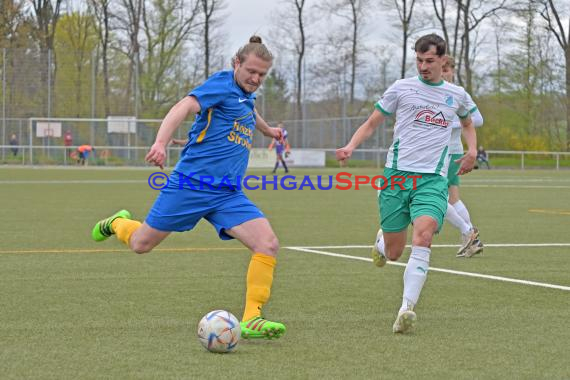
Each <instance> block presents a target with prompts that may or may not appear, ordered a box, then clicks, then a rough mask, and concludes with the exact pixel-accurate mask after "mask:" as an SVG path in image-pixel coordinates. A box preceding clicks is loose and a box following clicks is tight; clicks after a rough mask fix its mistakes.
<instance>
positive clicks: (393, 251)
mask: <svg viewBox="0 0 570 380" xmlns="http://www.w3.org/2000/svg"><path fill="white" fill-rule="evenodd" d="M385 250H386V252H385V253H384V256H386V258H387V259H388V260H390V261H396V260H398V259H399V258H400V256H402V252H404V249H403V248H399V247H390V246H386V248H385Z"/></svg>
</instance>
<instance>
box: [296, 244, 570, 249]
mask: <svg viewBox="0 0 570 380" xmlns="http://www.w3.org/2000/svg"><path fill="white" fill-rule="evenodd" d="M406 247H407V248H411V247H412V246H411V245H409V244H408V245H406ZM458 247H460V245H459V244H433V245H432V248H458ZM485 247H495V248H510V247H512V248H518V247H523V248H543V247H570V243H521V244H518V243H497V244H487V243H485ZM285 248H306V249H345V248H346V249H357V248H368V249H370V248H372V246H371V245H321V246H310V247H285Z"/></svg>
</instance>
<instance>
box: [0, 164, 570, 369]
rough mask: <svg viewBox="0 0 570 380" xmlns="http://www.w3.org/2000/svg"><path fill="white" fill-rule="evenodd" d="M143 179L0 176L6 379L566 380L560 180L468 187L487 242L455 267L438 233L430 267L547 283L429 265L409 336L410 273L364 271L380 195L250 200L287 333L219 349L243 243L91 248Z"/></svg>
mask: <svg viewBox="0 0 570 380" xmlns="http://www.w3.org/2000/svg"><path fill="white" fill-rule="evenodd" d="M345 170H346V169H345ZM153 171H154V170H153V169H140V170H129V169H112V170H104V169H92V168H84V169H51V168H35V169H34V168H26V169H23V168H1V169H0V202H1V206H2V207H1V210H2V212H3V217H2V218H1V219H0V242H1V244H0V378H2V379H24V378H25V379H30V378H37V379H79V378H81V379H91V378H116V379H128V378H142V379H171V378H176V379H182V378H185V379H186V378H188V379H214V378H236V379H243V378H260V379H261V378H278V379H306V378H307V379H310V378H323V379H325V378H344V379H348V378H350V379H352V378H362V379H371V378H421V379H426V378H433V379H442V378H453V379H472V378H485V379H504V378H517V379H537V378H547V379H567V378H570V355H569V354H568V342H569V341H570V328H569V327H568V318H569V316H570V275H569V269H570V233H569V231H570V228H569V227H570V172H568V171H560V172H556V171H495V170H490V171H487V170H479V171H476V172H474V173H472V174H470V175H468V176H466V177H464V178H463V185H462V189H461V195H462V199H463V200H464V202H465V203H466V204H467V205H468V207H469V209H470V211H471V215H472V219H473V220H474V221H475V223H476V225H477V226H478V227H479V229H480V231H481V238H482V240H483V242H484V243H485V244H486V245H487V247H486V248H485V251H484V254H483V256H481V257H475V258H473V259H456V258H455V251H456V248H455V247H446V246H444V247H439V245H455V244H458V239H459V237H458V232H457V231H456V230H454V229H453V228H452V227H451V226H449V225H447V224H446V225H445V227H444V230H443V231H442V233H441V234H440V235H439V236H437V237H436V238H435V240H434V244H435V245H436V246H435V247H434V248H433V249H432V256H431V257H432V260H431V267H432V268H441V269H448V270H454V271H457V272H469V273H475V274H484V275H492V276H497V277H500V278H506V279H518V280H525V281H532V282H538V283H541V284H546V285H544V286H535V285H530V284H523V283H513V282H508V281H500V280H494V279H488V278H481V277H468V276H466V275H463V274H451V273H444V272H438V271H436V270H432V271H431V272H430V274H429V276H428V281H427V283H426V286H425V288H424V291H423V293H422V297H421V300H420V303H419V305H418V307H417V312H418V325H417V329H416V331H415V333H414V334H411V335H406V336H401V335H394V334H392V331H391V328H392V323H393V320H394V318H395V315H396V312H397V310H398V308H399V305H400V302H401V293H402V273H403V269H404V268H403V267H401V266H396V265H389V266H386V267H385V268H382V269H378V268H376V267H374V266H373V265H372V264H371V263H370V262H368V261H366V260H367V258H368V254H369V247H368V246H370V245H371V244H372V240H373V239H374V236H375V234H376V230H377V228H378V212H377V205H376V191H375V190H373V189H372V188H371V187H369V186H367V187H364V188H363V189H361V190H348V191H340V190H328V191H319V190H317V191H311V190H303V191H298V190H291V191H285V190H276V191H274V190H254V191H248V192H247V193H248V195H249V196H250V198H251V199H252V200H253V201H254V202H255V203H256V204H258V205H259V207H260V208H261V209H262V210H263V211H264V212H265V214H266V215H267V216H268V218H269V220H270V221H271V223H272V225H273V227H274V229H275V231H276V233H277V235H278V236H279V238H280V243H281V246H282V249H281V251H280V253H279V258H278V267H277V269H276V273H275V282H274V288H273V293H272V298H271V300H270V302H269V304H268V305H267V306H266V308H265V309H264V310H265V314H266V316H267V317H268V318H270V319H272V318H273V319H276V320H281V321H283V322H284V323H286V324H287V328H288V330H287V334H286V335H285V336H284V337H283V338H282V339H281V340H277V341H261V342H260V341H252V342H249V341H246V342H244V341H242V342H241V343H240V346H239V347H238V349H237V351H236V352H235V353H232V354H229V355H217V354H211V353H208V352H206V351H205V350H204V349H203V348H202V347H201V345H200V344H199V342H198V339H197V337H196V327H197V323H198V321H199V320H200V318H201V317H202V315H204V314H205V313H206V312H208V311H210V310H213V309H218V308H222V309H227V310H229V311H231V312H233V313H234V314H236V316H238V318H239V317H241V312H242V308H243V298H244V290H245V272H246V270H247V265H248V263H249V253H248V251H247V250H246V249H244V248H242V247H241V245H240V244H239V243H237V242H235V241H234V242H223V241H220V240H219V239H218V238H217V235H216V233H215V231H214V229H213V228H212V227H211V226H210V225H209V224H208V223H207V222H201V223H200V224H199V225H198V226H197V228H196V229H195V230H193V231H191V232H187V233H182V234H174V235H172V236H170V237H169V238H168V240H167V241H165V242H164V243H163V244H162V245H160V247H159V248H158V249H157V250H155V251H154V252H152V253H150V254H147V255H136V254H134V253H131V252H128V251H127V250H126V249H125V248H124V246H122V245H121V244H120V243H119V242H117V241H116V240H115V239H113V240H110V241H107V242H104V243H100V244H97V243H94V242H92V241H91V240H90V230H91V227H92V225H93V224H94V222H95V221H96V220H98V219H100V218H102V217H105V216H107V215H109V214H111V213H113V212H115V211H116V210H117V209H120V208H127V209H129V210H130V211H131V212H132V214H133V215H134V217H135V218H138V219H143V218H144V216H145V215H146V213H147V211H148V209H149V208H150V206H151V205H152V202H153V200H154V198H155V197H156V195H157V192H156V191H154V190H151V189H150V188H149V186H148V184H147V179H148V176H149V174H150V173H152V172H153ZM347 171H349V172H351V173H354V174H367V175H373V174H377V173H375V172H374V170H373V169H350V168H349V169H348V170H347ZM336 172H338V170H336V169H322V170H316V169H312V170H308V169H307V170H295V171H294V172H293V173H292V174H293V175H312V176H316V175H319V174H321V175H334V174H335V173H336ZM252 173H253V174H257V175H262V174H267V173H265V172H261V171H254V172H252ZM313 178H315V177H313ZM515 244H520V245H521V246H515ZM533 244H534V245H539V244H544V245H545V246H532V245H533ZM556 244H558V245H556ZM295 247H305V248H304V249H305V251H301V250H299V249H298V248H295ZM311 247H312V248H311ZM315 247H317V248H315ZM306 248H308V249H309V250H314V251H318V252H322V253H327V254H341V255H346V256H342V257H339V256H323V255H319V254H315V253H309V252H306V250H307V249H306ZM408 254H409V249H408V250H407V252H406V253H405V255H404V256H403V257H402V259H401V260H400V262H401V263H405V262H406V261H407V258H408ZM347 256H350V257H347ZM362 258H365V259H362ZM548 284H550V285H558V286H561V287H562V288H561V289H554V288H548V287H545V286H547V285H548ZM539 285H540V284H539Z"/></svg>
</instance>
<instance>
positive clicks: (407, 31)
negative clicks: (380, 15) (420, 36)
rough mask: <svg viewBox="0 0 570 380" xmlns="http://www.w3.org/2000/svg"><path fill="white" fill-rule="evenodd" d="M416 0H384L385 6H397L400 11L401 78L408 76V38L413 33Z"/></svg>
mask: <svg viewBox="0 0 570 380" xmlns="http://www.w3.org/2000/svg"><path fill="white" fill-rule="evenodd" d="M415 5H416V0H384V1H383V6H384V8H387V9H390V10H392V9H393V7H394V6H395V7H396V11H397V13H398V21H399V24H398V26H399V27H401V28H402V66H401V68H400V78H404V77H405V76H406V61H407V60H408V40H409V39H410V36H411V35H412V32H413V31H412V27H411V22H412V15H413V13H414V6H415Z"/></svg>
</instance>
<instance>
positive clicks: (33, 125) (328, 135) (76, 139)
mask: <svg viewBox="0 0 570 380" xmlns="http://www.w3.org/2000/svg"><path fill="white" fill-rule="evenodd" d="M364 121H365V119H364V118H345V119H316V120H304V121H300V120H286V121H284V125H285V128H286V129H287V131H288V135H289V137H288V139H289V143H290V144H291V146H292V148H293V149H322V150H324V149H331V148H334V147H339V146H342V145H344V144H346V142H348V140H349V139H350V137H351V136H352V134H353V133H354V131H356V129H357V128H358V127H359V126H360V125H361V124H362V123H363V122H364ZM161 122H162V120H158V119H133V118H124V119H121V118H117V117H114V118H113V119H75V118H29V119H6V120H5V121H4V123H2V125H1V127H0V129H1V130H0V132H1V133H0V159H1V161H2V163H4V164H28V165H42V164H50V165H69V164H72V163H73V160H70V153H71V151H74V150H75V149H76V148H77V146H80V145H83V144H88V145H91V146H93V147H95V150H96V153H95V154H94V155H93V156H92V158H91V164H97V165H144V156H145V154H146V151H147V150H148V148H149V147H150V146H151V145H152V143H153V142H154V139H155V137H156V133H157V131H158V128H159V127H160V124H161ZM112 123H115V124H116V123H124V124H127V125H128V126H127V127H126V128H123V129H122V130H117V128H113V127H112ZM271 124H272V125H275V123H271ZM191 125H192V122H191V121H188V122H185V123H184V124H183V125H182V126H181V127H180V128H178V130H177V131H176V132H175V135H174V136H173V137H174V138H179V139H184V138H186V135H187V133H188V131H189V129H190V128H191ZM388 132H391V131H387V129H386V128H385V126H384V125H383V126H382V127H381V128H379V129H378V130H377V131H376V133H375V135H374V137H373V138H371V139H369V140H368V141H366V142H365V144H363V146H362V147H361V148H362V150H360V151H359V152H358V153H356V154H355V156H354V159H355V160H365V161H374V162H376V161H378V160H380V159H382V160H383V158H382V157H383V156H385V154H382V155H379V150H378V149H379V148H380V149H382V148H384V149H385V148H387V147H388V146H389V145H390V144H391V140H388V138H387V136H388V135H391V133H388ZM66 133H69V134H71V136H72V139H73V140H72V143H71V144H70V146H65V142H64V135H65V134H66ZM269 143H270V139H269V138H267V137H265V136H263V135H261V134H259V133H257V134H255V135H254V139H253V147H254V148H266V147H267V146H268V145H269ZM178 150H179V149H178V148H175V147H173V148H171V149H170V153H171V154H172V157H176V158H177V157H178V156H177V155H178V153H177V152H178Z"/></svg>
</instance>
